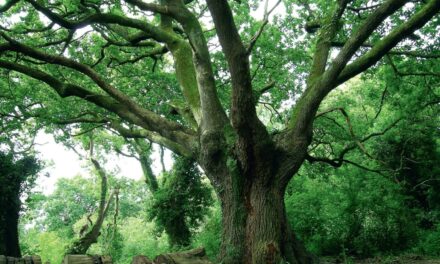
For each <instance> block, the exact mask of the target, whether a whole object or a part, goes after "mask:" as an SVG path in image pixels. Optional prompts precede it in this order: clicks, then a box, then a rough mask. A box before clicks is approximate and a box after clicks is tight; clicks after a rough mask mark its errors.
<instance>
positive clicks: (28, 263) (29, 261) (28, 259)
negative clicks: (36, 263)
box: [0, 256, 33, 264]
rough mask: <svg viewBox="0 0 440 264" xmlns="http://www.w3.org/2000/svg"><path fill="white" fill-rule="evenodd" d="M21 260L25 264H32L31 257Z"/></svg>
mask: <svg viewBox="0 0 440 264" xmlns="http://www.w3.org/2000/svg"><path fill="white" fill-rule="evenodd" d="M23 259H24V263H25V264H33V262H32V257H31V256H24V257H23ZM0 264H1V263H0Z"/></svg>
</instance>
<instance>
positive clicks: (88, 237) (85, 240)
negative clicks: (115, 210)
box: [66, 158, 118, 254]
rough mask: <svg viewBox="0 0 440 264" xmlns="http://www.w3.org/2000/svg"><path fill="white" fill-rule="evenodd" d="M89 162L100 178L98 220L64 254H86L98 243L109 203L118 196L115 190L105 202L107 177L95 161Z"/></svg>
mask: <svg viewBox="0 0 440 264" xmlns="http://www.w3.org/2000/svg"><path fill="white" fill-rule="evenodd" d="M91 161H92V163H93V165H94V166H95V169H96V170H97V171H98V174H99V176H100V177H101V198H100V201H99V208H98V218H97V219H96V222H95V224H94V225H93V226H92V229H91V230H90V231H89V232H87V233H86V234H85V235H84V236H83V237H81V238H80V239H78V240H76V241H75V242H73V244H72V245H71V247H70V248H69V249H68V250H67V252H66V254H86V253H87V250H89V248H90V246H91V245H92V244H94V243H96V242H98V237H99V236H100V234H101V227H102V224H103V223H104V219H105V217H106V216H107V213H108V210H109V208H110V203H111V201H112V199H113V196H114V195H118V194H117V192H118V190H117V189H116V190H115V191H114V192H112V193H111V194H110V196H109V198H108V200H107V202H106V196H107V188H108V186H107V175H106V173H105V171H104V170H103V169H102V167H101V165H100V164H99V163H98V162H97V161H96V160H95V159H93V158H92V159H91Z"/></svg>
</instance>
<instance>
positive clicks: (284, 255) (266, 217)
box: [220, 184, 313, 264]
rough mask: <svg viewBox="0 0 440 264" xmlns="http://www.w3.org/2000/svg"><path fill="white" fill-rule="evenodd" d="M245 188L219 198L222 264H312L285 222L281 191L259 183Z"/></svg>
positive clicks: (225, 193) (222, 194)
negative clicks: (221, 216)
mask: <svg viewBox="0 0 440 264" xmlns="http://www.w3.org/2000/svg"><path fill="white" fill-rule="evenodd" d="M245 189H246V188H244V189H241V190H239V189H236V190H234V191H232V189H230V190H226V191H224V192H221V195H220V199H221V201H222V212H223V214H222V215H223V234H222V236H223V237H222V246H221V252H220V258H221V261H223V262H222V263H228V264H232V263H237V264H238V263H255V264H262V263H267V264H269V263H273V264H278V263H284V262H288V263H298V264H305V263H313V259H312V258H311V256H310V255H309V254H308V253H307V252H306V250H305V248H304V246H303V245H302V244H301V242H300V241H298V240H297V239H296V237H295V236H294V234H293V232H292V230H291V228H290V226H289V223H288V221H287V218H286V210H285V206H284V190H281V189H279V188H274V187H270V186H263V185H259V184H253V185H252V186H251V188H250V189H248V190H245ZM283 261H284V262H283Z"/></svg>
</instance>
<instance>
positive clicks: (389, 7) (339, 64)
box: [323, 0, 408, 83]
mask: <svg viewBox="0 0 440 264" xmlns="http://www.w3.org/2000/svg"><path fill="white" fill-rule="evenodd" d="M407 2H408V0H388V1H386V2H385V3H383V4H382V5H381V6H380V7H378V8H377V9H376V10H375V11H374V12H372V13H371V14H370V15H369V16H368V18H367V19H366V20H365V21H364V22H363V24H362V26H361V27H360V28H359V29H358V30H357V32H356V33H354V34H353V35H351V37H350V38H349V39H348V41H347V42H346V43H345V45H344V47H342V49H341V51H340V52H339V54H338V55H337V57H336V58H335V59H334V60H333V62H332V64H331V66H330V68H329V69H328V70H327V71H326V73H325V74H324V76H323V79H324V81H325V82H329V83H332V82H333V80H334V79H336V78H337V76H338V75H339V73H340V72H341V71H342V70H343V69H344V67H345V65H346V64H347V62H348V61H349V60H350V59H351V57H352V56H353V55H354V53H355V52H356V51H357V50H358V49H359V48H360V47H361V46H362V44H363V43H364V42H365V41H366V40H367V39H368V38H369V37H370V35H371V34H372V33H373V31H374V30H375V29H376V28H377V27H378V26H379V25H380V24H381V23H382V22H383V21H384V20H385V19H386V18H387V17H389V16H390V15H392V14H393V13H394V12H396V11H397V10H398V9H400V8H401V7H402V6H403V5H405V4H406V3H407ZM395 44H397V42H396V43H395ZM395 44H394V45H393V46H392V47H394V46H395ZM392 47H391V48H392Z"/></svg>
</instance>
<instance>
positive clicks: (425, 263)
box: [320, 255, 440, 264]
mask: <svg viewBox="0 0 440 264" xmlns="http://www.w3.org/2000/svg"><path fill="white" fill-rule="evenodd" d="M320 263H321V264H336V263H344V264H412V263H414V264H440V259H438V258H437V259H435V258H430V257H423V256H419V255H408V256H383V257H375V258H368V259H353V258H347V259H346V260H345V261H344V260H343V259H342V258H340V257H339V258H335V257H324V258H321V262H320Z"/></svg>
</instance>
